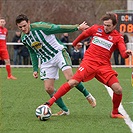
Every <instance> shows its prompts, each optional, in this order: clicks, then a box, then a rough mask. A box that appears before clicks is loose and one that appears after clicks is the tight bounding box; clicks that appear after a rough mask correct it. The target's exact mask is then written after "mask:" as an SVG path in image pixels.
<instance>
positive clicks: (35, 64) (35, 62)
mask: <svg viewBox="0 0 133 133" xmlns="http://www.w3.org/2000/svg"><path fill="white" fill-rule="evenodd" d="M26 47H27V48H28V51H29V53H30V58H31V62H32V66H33V72H35V71H36V72H38V58H37V55H36V53H35V52H34V50H33V49H32V48H30V47H29V46H28V45H26Z"/></svg>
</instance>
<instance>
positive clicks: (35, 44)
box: [31, 42, 42, 50]
mask: <svg viewBox="0 0 133 133" xmlns="http://www.w3.org/2000/svg"><path fill="white" fill-rule="evenodd" d="M31 46H32V47H33V48H35V49H37V50H38V49H41V48H42V43H40V42H33V43H32V44H31Z"/></svg>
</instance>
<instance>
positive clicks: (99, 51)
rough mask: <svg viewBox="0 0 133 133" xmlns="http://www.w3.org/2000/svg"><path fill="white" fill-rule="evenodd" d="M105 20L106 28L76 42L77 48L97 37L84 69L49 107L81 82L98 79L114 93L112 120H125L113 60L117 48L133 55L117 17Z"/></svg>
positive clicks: (109, 15) (87, 33) (84, 34)
mask: <svg viewBox="0 0 133 133" xmlns="http://www.w3.org/2000/svg"><path fill="white" fill-rule="evenodd" d="M101 20H102V21H103V25H93V26H91V27H89V28H88V29H87V30H85V31H83V32H82V33H81V34H80V35H79V36H78V37H77V38H76V39H75V40H74V42H73V46H76V45H77V44H78V42H80V41H81V40H83V39H85V38H87V37H90V36H91V37H93V38H92V40H91V42H90V47H89V48H88V49H87V50H86V52H85V54H84V58H83V60H82V62H81V64H80V67H79V69H78V70H77V72H76V73H75V74H74V76H73V77H72V79H71V80H69V81H68V82H67V83H65V84H63V85H62V86H61V87H60V88H59V89H58V91H57V93H55V94H54V96H53V97H52V98H51V99H50V100H49V101H48V102H46V105H48V106H49V107H50V106H51V105H52V104H53V103H54V102H55V101H56V100H57V99H58V98H59V97H61V96H63V95H65V94H66V93H67V92H68V91H69V90H70V89H71V88H73V87H74V86H76V85H77V84H78V83H80V82H82V81H83V82H86V81H89V80H91V79H93V78H96V79H97V80H98V81H100V82H101V83H103V84H105V85H107V86H109V87H110V88H111V89H112V90H113V92H114V93H113V99H112V103H113V109H112V112H111V117H112V118H125V117H124V116H123V115H122V114H120V113H119V111H118V108H119V105H120V102H121V100H122V87H121V85H120V84H119V81H118V79H117V75H118V74H117V73H116V72H115V71H114V70H113V69H112V67H111V63H110V58H111V54H112V53H113V51H114V50H115V49H116V48H118V49H119V51H120V53H121V55H122V57H123V58H128V57H129V55H132V51H131V50H126V47H125V43H124V39H123V37H122V35H121V34H120V33H119V32H118V31H117V30H115V27H116V24H117V18H116V15H115V14H113V13H106V14H105V15H104V16H103V17H102V18H101Z"/></svg>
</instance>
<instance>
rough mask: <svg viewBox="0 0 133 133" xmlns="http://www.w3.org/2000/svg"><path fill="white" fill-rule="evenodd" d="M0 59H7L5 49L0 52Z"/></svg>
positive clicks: (7, 55)
mask: <svg viewBox="0 0 133 133" xmlns="http://www.w3.org/2000/svg"><path fill="white" fill-rule="evenodd" d="M0 59H1V60H4V59H9V54H8V50H7V49H3V50H0Z"/></svg>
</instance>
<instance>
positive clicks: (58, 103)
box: [50, 90, 68, 112]
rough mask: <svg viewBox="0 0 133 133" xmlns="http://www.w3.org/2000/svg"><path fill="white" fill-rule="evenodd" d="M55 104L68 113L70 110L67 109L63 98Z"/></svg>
mask: <svg viewBox="0 0 133 133" xmlns="http://www.w3.org/2000/svg"><path fill="white" fill-rule="evenodd" d="M54 93H56V90H55V91H54ZM54 93H53V94H51V95H50V97H52V96H53V95H54ZM55 103H56V104H57V105H58V106H59V107H60V108H61V109H62V110H64V111H66V112H67V111H68V108H67V107H66V105H65V104H64V102H63V100H62V98H59V99H58V100H57V101H56V102H55Z"/></svg>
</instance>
